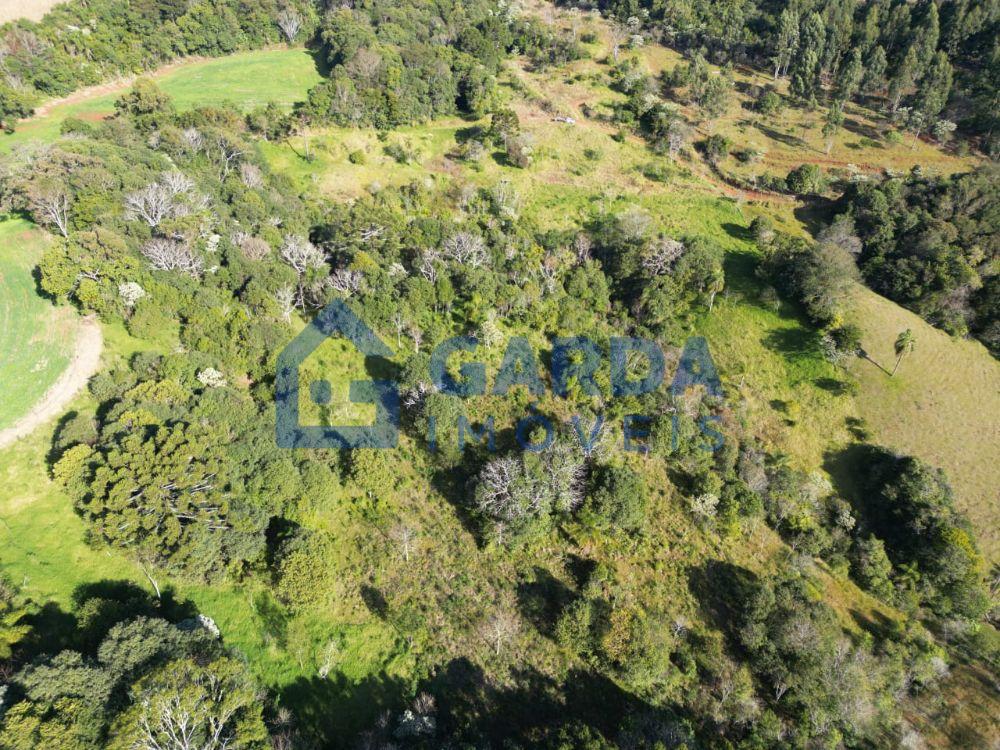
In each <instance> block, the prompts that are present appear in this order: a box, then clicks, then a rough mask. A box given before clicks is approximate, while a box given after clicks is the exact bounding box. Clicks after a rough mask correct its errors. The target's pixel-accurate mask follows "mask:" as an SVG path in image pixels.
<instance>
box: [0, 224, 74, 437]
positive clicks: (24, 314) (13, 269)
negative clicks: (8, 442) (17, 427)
mask: <svg viewBox="0 0 1000 750" xmlns="http://www.w3.org/2000/svg"><path fill="white" fill-rule="evenodd" d="M47 242H48V239H47V237H46V236H45V234H44V233H43V232H41V231H40V230H39V229H37V228H35V227H34V225H32V224H31V223H29V222H27V221H25V220H23V219H8V220H7V221H0V383H2V384H3V386H2V392H0V428H4V427H9V426H10V425H11V424H13V423H14V422H15V421H16V420H17V419H18V418H19V417H20V416H22V415H23V414H24V413H25V412H26V411H27V410H28V409H29V408H30V407H31V405H32V404H34V403H35V401H37V400H38V399H39V398H41V396H42V395H43V394H44V393H45V391H46V390H48V388H49V386H51V385H52V383H54V382H55V380H56V378H58V377H59V373H60V372H62V370H63V368H64V367H65V366H66V363H67V362H68V361H69V356H70V354H71V353H72V350H73V336H74V333H75V331H76V326H77V322H76V319H75V316H74V315H73V313H72V311H71V310H68V309H65V308H64V309H56V308H54V307H53V305H52V304H51V303H50V302H49V301H48V300H46V299H45V298H43V297H41V296H39V294H38V288H37V286H36V284H35V278H34V275H33V270H34V268H35V264H36V263H37V262H38V259H39V257H40V256H41V253H42V251H43V250H44V248H45V246H46V243H47Z"/></svg>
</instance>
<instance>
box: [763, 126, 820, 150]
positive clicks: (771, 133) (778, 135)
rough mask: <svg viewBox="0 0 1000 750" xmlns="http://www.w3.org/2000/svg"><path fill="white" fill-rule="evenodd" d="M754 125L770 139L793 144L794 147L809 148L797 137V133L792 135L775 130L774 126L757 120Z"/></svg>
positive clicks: (787, 144) (788, 144) (789, 144)
mask: <svg viewBox="0 0 1000 750" xmlns="http://www.w3.org/2000/svg"><path fill="white" fill-rule="evenodd" d="M756 126H757V130H759V131H760V132H761V133H763V134H764V135H766V136H767V137H768V138H770V139H771V140H775V141H778V143H784V144H785V145H786V146H793V147H794V148H803V149H808V148H809V145H808V144H807V143H806V142H805V141H804V140H802V139H801V138H799V137H798V136H797V135H792V134H790V133H782V132H781V131H779V130H775V129H774V128H772V127H770V126H768V125H764V124H763V123H760V122H758V123H757V124H756Z"/></svg>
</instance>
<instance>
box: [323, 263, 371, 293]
mask: <svg viewBox="0 0 1000 750" xmlns="http://www.w3.org/2000/svg"><path fill="white" fill-rule="evenodd" d="M364 281H365V277H364V276H363V275H362V273H361V271H355V270H353V269H350V268H338V269H337V270H336V271H334V272H333V273H332V274H330V278H329V280H328V282H329V284H330V286H331V287H332V288H333V289H334V290H335V291H338V292H340V293H341V294H343V295H344V296H345V297H350V296H352V295H354V294H356V293H357V292H359V291H361V287H362V286H363V284H364Z"/></svg>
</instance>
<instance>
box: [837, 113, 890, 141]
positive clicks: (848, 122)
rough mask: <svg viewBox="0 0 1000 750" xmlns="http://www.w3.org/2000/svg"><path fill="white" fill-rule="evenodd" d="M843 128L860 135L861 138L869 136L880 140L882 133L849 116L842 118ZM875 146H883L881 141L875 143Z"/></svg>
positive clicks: (874, 139)
mask: <svg viewBox="0 0 1000 750" xmlns="http://www.w3.org/2000/svg"><path fill="white" fill-rule="evenodd" d="M844 130H846V131H848V132H849V133H854V134H855V135H860V136H861V137H863V138H869V139H871V140H873V141H881V140H882V134H881V133H880V132H878V130H877V129H876V128H874V127H872V126H871V125H869V124H867V123H864V122H861V121H859V120H855V119H853V118H850V117H846V118H844ZM875 146H876V147H877V148H883V146H882V144H881V143H876V144H875Z"/></svg>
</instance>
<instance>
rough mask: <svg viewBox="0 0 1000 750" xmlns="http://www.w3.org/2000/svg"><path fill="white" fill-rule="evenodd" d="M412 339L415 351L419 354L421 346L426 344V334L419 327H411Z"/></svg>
mask: <svg viewBox="0 0 1000 750" xmlns="http://www.w3.org/2000/svg"><path fill="white" fill-rule="evenodd" d="M410 338H411V339H412V340H413V351H414V352H419V351H420V346H421V344H423V343H424V332H423V331H421V330H420V328H419V326H417V325H411V326H410Z"/></svg>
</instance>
